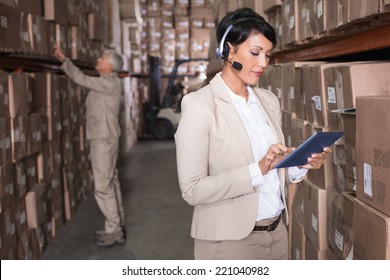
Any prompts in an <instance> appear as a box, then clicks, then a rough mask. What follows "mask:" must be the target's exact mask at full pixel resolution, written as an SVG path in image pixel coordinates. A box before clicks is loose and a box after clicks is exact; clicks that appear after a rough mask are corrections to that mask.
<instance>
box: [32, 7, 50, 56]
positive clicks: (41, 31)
mask: <svg viewBox="0 0 390 280" xmlns="http://www.w3.org/2000/svg"><path fill="white" fill-rule="evenodd" d="M27 23H28V33H29V37H30V40H31V51H32V52H33V53H37V54H42V55H46V54H50V55H52V53H48V51H47V38H46V29H47V27H46V21H45V20H44V19H43V18H42V16H41V15H40V14H39V15H34V14H28V15H27Z"/></svg>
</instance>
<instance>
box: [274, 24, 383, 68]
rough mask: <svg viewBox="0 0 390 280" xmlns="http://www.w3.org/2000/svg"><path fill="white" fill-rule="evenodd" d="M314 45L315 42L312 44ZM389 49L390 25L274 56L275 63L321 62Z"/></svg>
mask: <svg viewBox="0 0 390 280" xmlns="http://www.w3.org/2000/svg"><path fill="white" fill-rule="evenodd" d="M314 43H315V42H314ZM387 47H390V25H385V26H382V27H378V28H375V29H371V30H367V31H363V32H361V33H358V34H354V35H350V36H345V35H344V36H339V38H336V39H335V40H333V41H330V42H325V43H319V44H318V45H311V46H307V47H306V46H303V47H302V48H301V49H299V46H297V48H298V49H294V50H285V51H281V52H278V53H276V54H275V56H274V59H275V62H276V63H283V62H289V61H307V60H321V59H327V58H332V57H337V56H342V55H349V54H355V53H361V52H365V51H371V50H376V49H382V48H387Z"/></svg>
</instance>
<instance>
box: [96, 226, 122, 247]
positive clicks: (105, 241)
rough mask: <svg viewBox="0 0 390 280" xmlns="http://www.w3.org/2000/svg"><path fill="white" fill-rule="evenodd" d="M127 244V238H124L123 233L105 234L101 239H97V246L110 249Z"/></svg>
mask: <svg viewBox="0 0 390 280" xmlns="http://www.w3.org/2000/svg"><path fill="white" fill-rule="evenodd" d="M125 242H126V238H125V237H124V236H123V232H122V231H121V230H120V231H117V232H114V233H105V234H104V235H102V236H100V237H96V244H97V245H98V246H100V247H109V246H113V245H115V244H123V243H125Z"/></svg>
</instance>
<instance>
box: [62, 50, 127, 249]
mask: <svg viewBox="0 0 390 280" xmlns="http://www.w3.org/2000/svg"><path fill="white" fill-rule="evenodd" d="M54 55H55V57H56V58H57V59H58V60H59V61H60V62H62V65H61V69H62V70H63V71H64V72H65V73H66V75H67V76H68V77H69V78H70V79H72V80H73V81H74V82H75V83H76V84H78V85H80V86H82V87H85V88H87V89H89V92H88V96H87V99H86V107H87V110H86V115H87V127H86V129H87V135H86V136H87V140H89V141H90V155H91V163H92V171H93V176H94V181H95V189H94V195H95V199H96V201H97V204H98V206H99V208H100V210H101V212H102V213H103V215H104V216H105V227H104V230H98V231H96V232H95V237H96V244H97V245H98V246H102V247H107V246H112V245H115V244H122V243H124V242H125V241H126V236H125V232H124V210H123V205H122V196H121V190H120V184H119V179H118V171H117V168H116V163H117V157H118V149H119V137H120V126H119V121H118V116H119V110H120V102H121V93H122V88H121V82H120V79H119V78H118V76H117V74H116V72H119V71H121V70H122V67H123V60H122V57H121V56H120V55H119V54H117V53H116V52H114V51H112V50H106V51H105V52H104V54H103V56H102V57H100V58H98V60H97V63H96V66H95V70H96V71H97V72H98V73H99V76H98V77H92V76H87V75H85V74H84V73H82V72H81V71H80V69H79V68H77V67H76V66H75V65H74V64H73V63H72V62H71V61H70V60H69V58H67V57H66V56H65V54H64V51H63V50H61V49H60V48H59V47H58V46H57V47H56V48H55V53H54Z"/></svg>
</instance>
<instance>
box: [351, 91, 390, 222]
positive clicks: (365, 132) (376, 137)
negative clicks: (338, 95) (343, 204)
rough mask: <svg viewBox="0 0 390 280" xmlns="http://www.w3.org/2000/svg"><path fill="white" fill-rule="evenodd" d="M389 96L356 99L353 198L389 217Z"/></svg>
mask: <svg viewBox="0 0 390 280" xmlns="http://www.w3.org/2000/svg"><path fill="white" fill-rule="evenodd" d="M389 106H390V96H365V97H358V98H357V99H356V174H357V190H356V196H357V198H359V199H360V200H362V201H364V202H365V203H367V204H369V205H370V206H372V207H374V208H375V209H377V210H379V211H381V212H382V213H385V214H386V215H389V216H390V144H389V143H390V133H389V127H390V111H389V108H390V107H389Z"/></svg>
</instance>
